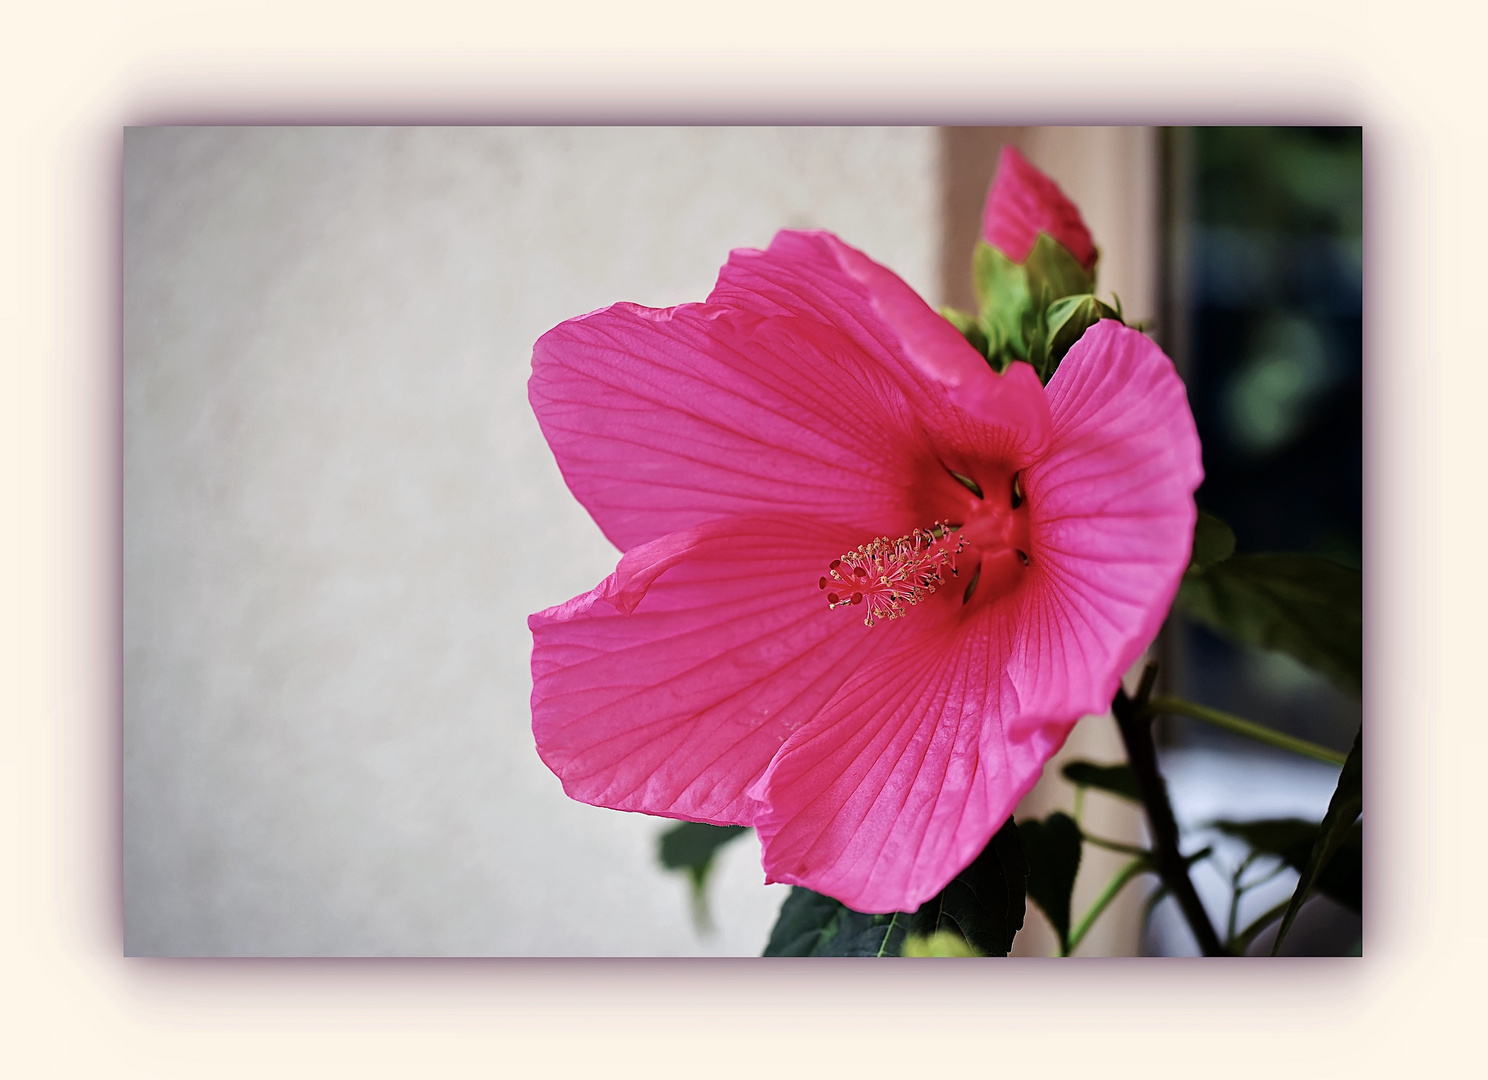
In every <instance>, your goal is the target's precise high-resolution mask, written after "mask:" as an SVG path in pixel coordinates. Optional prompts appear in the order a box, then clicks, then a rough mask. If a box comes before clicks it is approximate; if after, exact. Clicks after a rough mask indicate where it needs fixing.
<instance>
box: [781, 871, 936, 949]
mask: <svg viewBox="0 0 1488 1080" xmlns="http://www.w3.org/2000/svg"><path fill="white" fill-rule="evenodd" d="M912 918H913V916H912V915H906V914H905V913H904V912H902V911H900V912H895V913H893V914H891V915H864V914H862V913H860V912H857V911H853V910H852V909H851V908H849V907H846V906H845V905H843V904H842V903H840V902H839V901H836V900H833V899H832V898H831V897H830V896H823V895H821V894H820V893H815V892H812V891H811V890H810V889H803V888H801V886H799V885H797V886H795V887H794V888H793V889H791V891H790V895H789V896H787V897H786V898H785V903H784V904H782V905H781V908H780V917H779V918H778V919H776V920H775V929H773V930H771V931H770V941H769V944H767V945H766V946H765V955H766V956H898V955H899V954H900V952H901V950H902V949H903V948H904V938H905V935H906V934H908V932H909V923H910V920H911V919H912Z"/></svg>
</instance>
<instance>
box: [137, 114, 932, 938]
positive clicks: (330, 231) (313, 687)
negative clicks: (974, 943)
mask: <svg viewBox="0 0 1488 1080" xmlns="http://www.w3.org/2000/svg"><path fill="white" fill-rule="evenodd" d="M936 145H937V144H936V141H935V133H934V131H933V130H930V129H923V128H918V129H917V128H902V129H871V128H864V129H834V130H817V129H809V128H798V129H748V128H716V129H667V128H659V129H625V128H612V129H573V128H537V129H501V128H494V129H479V128H414V129H314V128H308V129H283V128H281V129H254V128H219V129H190V128H159V129H131V130H129V131H127V132H126V133H125V135H124V157H123V192H124V194H123V205H122V211H123V213H122V217H123V425H124V441H123V445H124V453H123V538H124V544H123V548H124V556H123V559H124V561H123V644H124V670H123V729H124V741H123V750H124V755H123V765H124V789H123V800H124V819H123V826H124V827H123V837H124V843H123V853H124V861H123V875H124V913H125V917H124V947H125V952H126V953H128V954H131V955H307V956H321V955H324V956H335V955H451V956H466V955H472V956H480V955H580V956H585V955H589V956H603V955H622V956H623V955H640V956H647V955H678V954H681V955H689V954H708V953H723V954H736V955H738V954H742V955H756V956H757V955H758V954H759V951H760V949H761V948H762V947H763V945H764V942H765V939H766V937H767V936H768V933H769V929H770V926H771V925H772V923H773V921H774V915H775V912H776V910H777V909H778V907H779V904H780V901H781V899H782V898H783V895H784V893H785V891H786V890H785V888H784V887H783V886H771V887H766V886H764V885H763V884H762V881H763V874H762V872H761V870H760V867H759V858H758V845H757V841H756V840H755V838H754V837H753V835H752V834H751V835H750V836H749V837H748V838H747V839H746V840H744V841H741V842H738V843H736V844H734V845H732V846H731V847H729V848H727V849H725V851H724V853H723V854H722V855H721V856H720V862H719V866H718V869H717V873H716V877H715V880H714V882H713V888H712V890H711V893H712V897H713V906H714V909H715V910H714V914H715V916H716V919H715V921H716V924H717V926H718V933H717V934H716V935H713V936H703V937H700V936H699V935H698V934H697V933H696V932H695V931H694V929H693V928H692V926H691V924H690V922H689V916H688V908H687V903H686V900H687V897H686V887H685V884H684V881H683V879H682V878H680V877H678V876H676V875H672V874H666V873H664V872H662V871H661V870H660V869H659V868H658V867H657V865H656V863H655V855H654V852H655V838H656V836H657V834H658V833H659V832H660V831H661V830H662V829H663V828H664V827H665V826H666V824H667V823H665V822H662V821H659V820H657V819H652V818H646V817H642V816H637V815H630V814H620V813H615V812H613V811H607V810H600V809H596V808H593V807H588V806H583V805H580V804H578V803H574V802H572V801H570V800H569V799H567V798H566V797H565V796H564V795H563V793H562V790H561V788H560V786H559V784H558V781H557V780H556V778H555V777H553V775H552V774H551V773H549V772H548V770H547V769H546V768H545V767H544V766H543V765H542V763H541V762H540V761H539V760H538V758H537V755H536V753H535V751H534V748H533V744H532V736H531V730H530V722H531V717H530V712H529V709H528V703H527V695H528V694H529V693H530V691H531V679H530V677H529V674H528V669H527V665H528V658H529V655H530V652H531V638H530V636H529V634H528V631H527V628H526V617H527V615H528V613H529V612H532V611H536V610H539V609H541V608H544V607H547V606H549V605H552V604H556V603H560V602H562V601H564V600H567V599H568V598H569V597H570V596H573V595H576V594H578V593H580V592H583V591H585V590H586V589H589V588H591V587H592V586H593V585H594V584H595V583H596V582H598V581H599V580H600V579H601V578H602V577H604V575H606V574H607V573H609V572H610V570H612V569H613V568H614V563H615V560H616V558H617V553H616V552H615V550H614V549H613V548H612V547H611V545H610V544H609V543H608V542H607V541H606V540H605V539H604V538H603V537H602V536H601V534H600V533H599V531H598V529H597V528H596V527H595V526H594V525H593V523H592V522H591V521H590V520H589V517H588V515H587V514H586V513H585V512H584V511H583V509H582V508H581V507H580V506H579V505H578V503H577V502H576V501H575V500H574V499H573V497H572V496H571V495H570V494H569V493H568V491H567V489H566V488H565V487H564V485H563V482H562V478H561V477H560V475H559V473H558V470H557V467H556V466H555V464H554V462H553V458H552V455H551V453H550V452H549V450H548V448H547V445H546V443H545V442H544V441H543V439H542V435H541V433H540V432H539V430H538V427H537V424H536V421H535V420H534V418H533V416H532V412H531V409H530V408H529V407H528V404H527V398H526V380H527V375H528V371H529V361H530V356H531V347H532V342H533V341H534V340H535V339H536V338H537V337H538V336H539V335H540V334H541V333H542V332H543V331H545V330H547V329H548V328H549V327H551V326H553V325H555V324H557V323H558V322H560V321H562V320H563V319H565V318H569V317H571V316H574V315H578V314H582V313H583V312H586V311H590V310H593V309H594V308H598V307H602V306H604V305H606V304H609V303H613V302H615V301H617V300H630V301H634V302H638V303H642V304H648V305H652V306H664V305H667V304H672V303H679V302H682V301H685V300H701V299H702V298H703V297H704V296H705V295H706V294H707V292H708V291H709V289H710V288H711V287H712V284H713V280H714V277H715V276H716V273H717V269H718V266H719V264H720V263H721V262H722V261H723V260H724V258H725V257H726V256H727V253H728V250H729V248H730V247H735V246H738V247H746V246H756V247H762V246H764V245H766V244H768V242H769V240H770V237H771V236H772V235H773V233H774V231H775V229H776V228H779V227H784V226H791V227H798V228H829V229H832V230H834V231H836V232H838V233H839V234H840V235H842V236H843V237H845V238H848V239H849V241H850V242H851V243H853V244H855V245H856V246H859V247H861V248H863V249H864V250H866V251H867V252H869V253H870V254H871V255H873V256H874V257H876V258H878V259H879V260H881V261H883V262H884V263H886V264H887V265H889V266H892V267H894V268H895V269H896V270H898V272H899V273H900V274H901V275H902V276H904V277H905V278H906V279H907V280H908V281H909V282H910V284H911V285H914V286H916V287H917V288H919V289H920V290H921V291H923V292H926V293H931V292H933V290H934V286H935V283H934V282H933V281H931V280H930V275H931V274H932V273H933V267H934V265H935V264H934V259H935V255H936V252H937V250H938V247H937V245H938V242H939V232H938V229H939V225H938V220H937V217H936V201H935V200H936V191H937V189H936V179H937V177H936V166H937V158H936Z"/></svg>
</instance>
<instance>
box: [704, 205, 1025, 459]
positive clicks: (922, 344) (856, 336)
mask: <svg viewBox="0 0 1488 1080" xmlns="http://www.w3.org/2000/svg"><path fill="white" fill-rule="evenodd" d="M708 301H709V303H722V304H728V305H730V306H733V307H738V308H741V309H744V310H748V311H753V312H756V313H758V314H761V315H773V314H791V315H797V316H800V317H803V318H808V319H814V320H820V321H822V322H826V323H829V324H831V325H832V326H835V327H839V328H840V329H841V330H842V331H843V332H844V333H845V334H847V335H848V336H849V337H850V338H851V339H852V340H853V342H854V343H855V344H857V345H858V346H859V347H860V348H862V350H863V351H864V352H865V353H867V354H868V355H869V356H871V357H873V358H874V360H875V361H876V362H877V363H879V364H880V365H882V367H883V369H884V370H885V371H888V372H891V373H893V374H894V376H895V378H896V379H897V381H898V382H899V385H900V386H901V387H902V388H903V389H904V392H905V395H906V397H907V398H908V400H909V402H910V404H911V406H912V407H913V409H914V411H915V414H916V415H917V416H918V417H919V418H920V420H921V422H923V423H924V425H925V427H926V429H927V430H928V431H929V433H930V435H931V437H932V438H933V439H934V440H935V444H936V447H937V449H938V450H939V451H940V453H941V455H942V457H943V458H949V457H950V456H952V455H954V454H955V452H956V449H957V448H958V447H964V446H980V447H983V448H985V449H986V450H990V451H992V452H995V453H996V454H997V455H998V456H1000V457H1002V458H1004V459H1005V460H1009V461H1020V462H1021V461H1022V460H1026V459H1031V458H1032V457H1033V456H1035V455H1037V454H1038V453H1040V452H1041V451H1042V450H1043V448H1044V447H1045V446H1046V445H1047V442H1048V434H1049V423H1048V402H1047V400H1046V399H1045V396H1044V393H1043V387H1042V386H1041V385H1040V383H1039V380H1038V377H1037V375H1036V374H1035V373H1034V371H1033V369H1032V368H1030V367H1028V366H1027V365H1023V364H1018V365H1013V366H1012V367H1010V368H1009V369H1008V371H1007V372H1006V373H1005V374H1003V375H1001V376H999V375H997V374H996V373H994V372H993V371H992V369H991V368H990V367H988V365H987V362H986V360H985V359H983V358H982V356H981V354H979V353H978V352H977V351H976V350H975V349H973V348H972V347H971V346H970V345H969V344H967V342H966V339H965V338H963V337H962V336H961V334H960V333H959V332H958V331H957V330H956V329H955V328H954V327H953V326H951V324H950V323H949V322H947V321H946V320H945V319H943V318H941V316H940V315H938V314H936V313H935V312H934V311H932V310H931V308H930V306H929V305H928V304H926V303H925V301H924V300H922V299H921V298H920V297H919V295H918V294H916V293H915V291H914V290H913V289H911V288H910V287H909V286H908V285H906V284H905V283H904V281H903V280H902V279H901V278H900V277H899V276H898V275H897V274H895V273H894V272H893V271H892V270H889V269H888V268H887V267H884V266H880V265H879V264H878V263H876V262H874V261H873V260H872V259H870V258H868V256H866V255H864V254H863V253H862V252H861V251H858V250H857V249H856V248H853V247H849V246H848V245H847V244H844V243H843V242H842V241H841V240H839V239H837V237H835V236H833V235H832V234H831V233H828V232H797V231H792V230H783V231H781V232H779V233H776V234H775V239H774V240H773V241H771V243H770V247H769V250H767V251H755V250H751V249H746V248H741V249H738V250H736V251H733V252H730V253H729V261H728V263H727V264H726V265H725V266H724V267H723V269H722V270H721V271H720V272H719V275H718V284H717V286H716V287H715V288H714V290H713V292H712V293H711V294H710V295H709V297H708Z"/></svg>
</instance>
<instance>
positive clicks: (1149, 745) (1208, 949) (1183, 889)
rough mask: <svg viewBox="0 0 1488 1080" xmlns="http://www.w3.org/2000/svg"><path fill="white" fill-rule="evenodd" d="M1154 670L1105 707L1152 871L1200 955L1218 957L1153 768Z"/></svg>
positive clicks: (1165, 796) (1150, 668)
mask: <svg viewBox="0 0 1488 1080" xmlns="http://www.w3.org/2000/svg"><path fill="white" fill-rule="evenodd" d="M1155 675H1156V665H1155V664H1149V665H1148V666H1147V670H1146V671H1144V672H1143V673H1142V685H1141V687H1140V688H1139V689H1138V690H1137V697H1136V699H1135V700H1133V699H1132V698H1129V697H1127V695H1126V691H1125V690H1124V689H1121V688H1119V687H1118V688H1117V690H1116V698H1115V700H1114V701H1112V702H1111V712H1112V713H1113V714H1114V715H1115V717H1116V726H1117V727H1118V728H1119V729H1120V731H1121V741H1122V742H1123V743H1125V744H1126V758H1127V761H1128V763H1129V764H1130V765H1131V769H1132V773H1133V774H1134V775H1135V776H1136V778H1137V790H1138V791H1139V792H1140V793H1141V795H1142V805H1143V806H1144V807H1145V808H1146V810H1147V821H1148V823H1149V824H1150V825H1151V826H1152V846H1153V854H1154V855H1155V856H1156V862H1157V866H1156V869H1157V872H1158V874H1159V875H1161V877H1162V879H1163V883H1164V884H1165V885H1167V887H1168V889H1169V890H1170V891H1171V892H1172V893H1173V895H1174V896H1175V897H1176V898H1177V900H1178V906H1179V907H1180V908H1181V909H1182V910H1183V917H1184V918H1185V919H1187V920H1188V926H1189V929H1190V930H1192V931H1193V936H1194V939H1195V940H1196V941H1197V942H1198V945H1199V950H1200V951H1201V952H1202V953H1203V954H1204V955H1205V956H1222V955H1224V946H1223V945H1221V944H1220V941H1219V935H1218V934H1216V933H1215V932H1214V924H1213V923H1211V922H1210V921H1209V914H1208V913H1207V912H1206V911H1205V910H1204V905H1203V902H1202V901H1200V900H1199V894H1198V892H1197V891H1196V890H1195V889H1194V886H1193V881H1192V880H1191V879H1190V878H1189V876H1188V864H1187V863H1186V862H1185V861H1184V859H1183V854H1182V853H1181V852H1180V851H1179V850H1178V823H1177V821H1175V820H1174V818H1173V806H1172V804H1171V803H1170V802H1169V801H1168V786H1167V784H1166V783H1164V782H1163V777H1162V773H1161V772H1159V771H1158V768H1157V748H1156V747H1155V746H1154V745H1153V742H1152V710H1151V709H1150V708H1149V707H1148V704H1147V698H1148V695H1149V694H1150V693H1151V692H1152V682H1153V678H1154V677H1155Z"/></svg>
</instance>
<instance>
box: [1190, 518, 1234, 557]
mask: <svg viewBox="0 0 1488 1080" xmlns="http://www.w3.org/2000/svg"><path fill="white" fill-rule="evenodd" d="M1233 554H1235V533H1234V531H1233V530H1231V528H1230V527H1229V526H1228V525H1226V524H1225V523H1224V522H1223V521H1221V520H1219V518H1217V517H1215V516H1214V515H1213V514H1206V513H1204V511H1202V510H1200V511H1199V520H1198V521H1197V522H1196V523H1195V524H1194V541H1193V555H1192V556H1191V557H1190V558H1189V561H1188V568H1189V569H1190V570H1207V569H1208V568H1209V567H1211V566H1213V565H1214V564H1215V563H1222V562H1224V561H1225V560H1226V559H1228V558H1229V557H1230V556H1231V555H1233Z"/></svg>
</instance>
